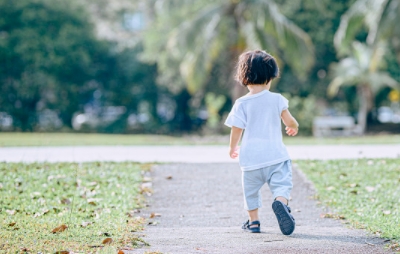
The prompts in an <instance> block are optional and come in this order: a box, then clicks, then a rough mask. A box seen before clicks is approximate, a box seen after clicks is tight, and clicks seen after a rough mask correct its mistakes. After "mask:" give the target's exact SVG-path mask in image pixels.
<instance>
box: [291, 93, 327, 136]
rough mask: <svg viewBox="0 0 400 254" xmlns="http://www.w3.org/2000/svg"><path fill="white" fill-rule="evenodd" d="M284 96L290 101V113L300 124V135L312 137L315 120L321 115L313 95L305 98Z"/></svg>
mask: <svg viewBox="0 0 400 254" xmlns="http://www.w3.org/2000/svg"><path fill="white" fill-rule="evenodd" d="M283 96H284V97H285V98H286V99H288V100H289V110H290V113H291V114H292V115H293V116H294V117H295V118H296V120H297V121H298V122H299V125H300V127H299V135H311V133H312V122H313V119H314V117H315V116H316V115H318V113H319V112H318V108H317V105H316V104H317V103H316V101H317V100H316V98H315V97H314V96H312V95H311V96H308V97H304V98H303V97H299V96H290V95H289V94H284V95H283Z"/></svg>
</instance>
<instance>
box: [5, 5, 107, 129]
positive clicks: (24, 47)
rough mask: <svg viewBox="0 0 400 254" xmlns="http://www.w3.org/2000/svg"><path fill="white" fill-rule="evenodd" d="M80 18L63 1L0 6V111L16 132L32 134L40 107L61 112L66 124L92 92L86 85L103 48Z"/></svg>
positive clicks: (82, 15)
mask: <svg viewBox="0 0 400 254" xmlns="http://www.w3.org/2000/svg"><path fill="white" fill-rule="evenodd" d="M86 16H87V14H86V13H85V12H84V11H83V10H82V9H78V8H76V7H75V6H74V5H73V4H72V2H68V1H58V0H57V1H48V0H35V1H28V0H21V1H18V2H14V1H10V0H1V1H0V33H1V40H0V65H1V66H2V67H1V69H0V82H1V86H2V93H1V95H0V105H1V108H0V110H1V111H5V112H8V113H10V114H11V115H13V116H14V118H15V119H14V120H15V122H16V124H15V125H16V127H17V128H19V129H21V130H32V129H34V128H35V124H36V122H37V119H36V118H37V117H36V113H37V111H40V110H42V109H43V108H46V107H55V108H57V109H59V110H61V111H62V112H63V113H64V114H62V117H63V119H64V120H65V124H69V123H70V120H71V117H72V113H73V111H74V110H77V109H78V108H79V102H80V101H81V100H83V99H84V98H85V97H87V96H88V92H90V91H93V88H92V87H90V85H89V81H90V80H91V79H93V77H94V76H95V74H96V72H97V70H98V68H99V66H97V63H96V61H97V59H98V58H99V57H101V55H102V54H103V53H104V52H105V51H104V50H105V49H107V48H104V45H103V44H102V43H99V42H98V41H97V40H96V39H95V37H94V34H93V27H92V25H91V24H90V23H89V22H88V20H87V18H86ZM71 111H72V113H71Z"/></svg>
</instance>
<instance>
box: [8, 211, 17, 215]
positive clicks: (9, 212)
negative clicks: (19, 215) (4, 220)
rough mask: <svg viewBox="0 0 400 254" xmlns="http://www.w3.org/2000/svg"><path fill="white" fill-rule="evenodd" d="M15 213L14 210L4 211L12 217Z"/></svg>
mask: <svg viewBox="0 0 400 254" xmlns="http://www.w3.org/2000/svg"><path fill="white" fill-rule="evenodd" d="M16 212H17V211H15V210H6V213H8V214H9V215H14V214H15V213H16Z"/></svg>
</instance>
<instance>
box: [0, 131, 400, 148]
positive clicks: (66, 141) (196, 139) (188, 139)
mask: <svg viewBox="0 0 400 254" xmlns="http://www.w3.org/2000/svg"><path fill="white" fill-rule="evenodd" d="M284 142H285V144H287V145H358V144H399V143H400V135H376V136H363V137H342V138H320V139H318V138H313V137H302V136H298V137H284ZM228 143H229V136H227V135H225V136H180V137H175V136H166V135H118V134H83V133H4V132H3V133H0V147H18V146H95V145H106V146H108V145H223V146H227V145H228Z"/></svg>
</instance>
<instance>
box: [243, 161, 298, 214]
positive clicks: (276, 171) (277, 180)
mask: <svg viewBox="0 0 400 254" xmlns="http://www.w3.org/2000/svg"><path fill="white" fill-rule="evenodd" d="M265 183H268V185H269V189H270V190H271V192H272V195H273V197H274V199H275V198H276V197H279V196H281V197H284V198H286V199H287V200H289V198H290V191H291V190H292V188H293V183H292V162H291V160H287V161H284V162H281V163H278V164H275V165H271V166H268V167H265V168H260V169H256V170H251V171H243V172H242V186H243V193H244V209H246V210H248V211H251V210H254V209H257V208H260V207H261V206H262V203H261V191H260V189H261V187H262V186H263V185H264V184H265Z"/></svg>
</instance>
